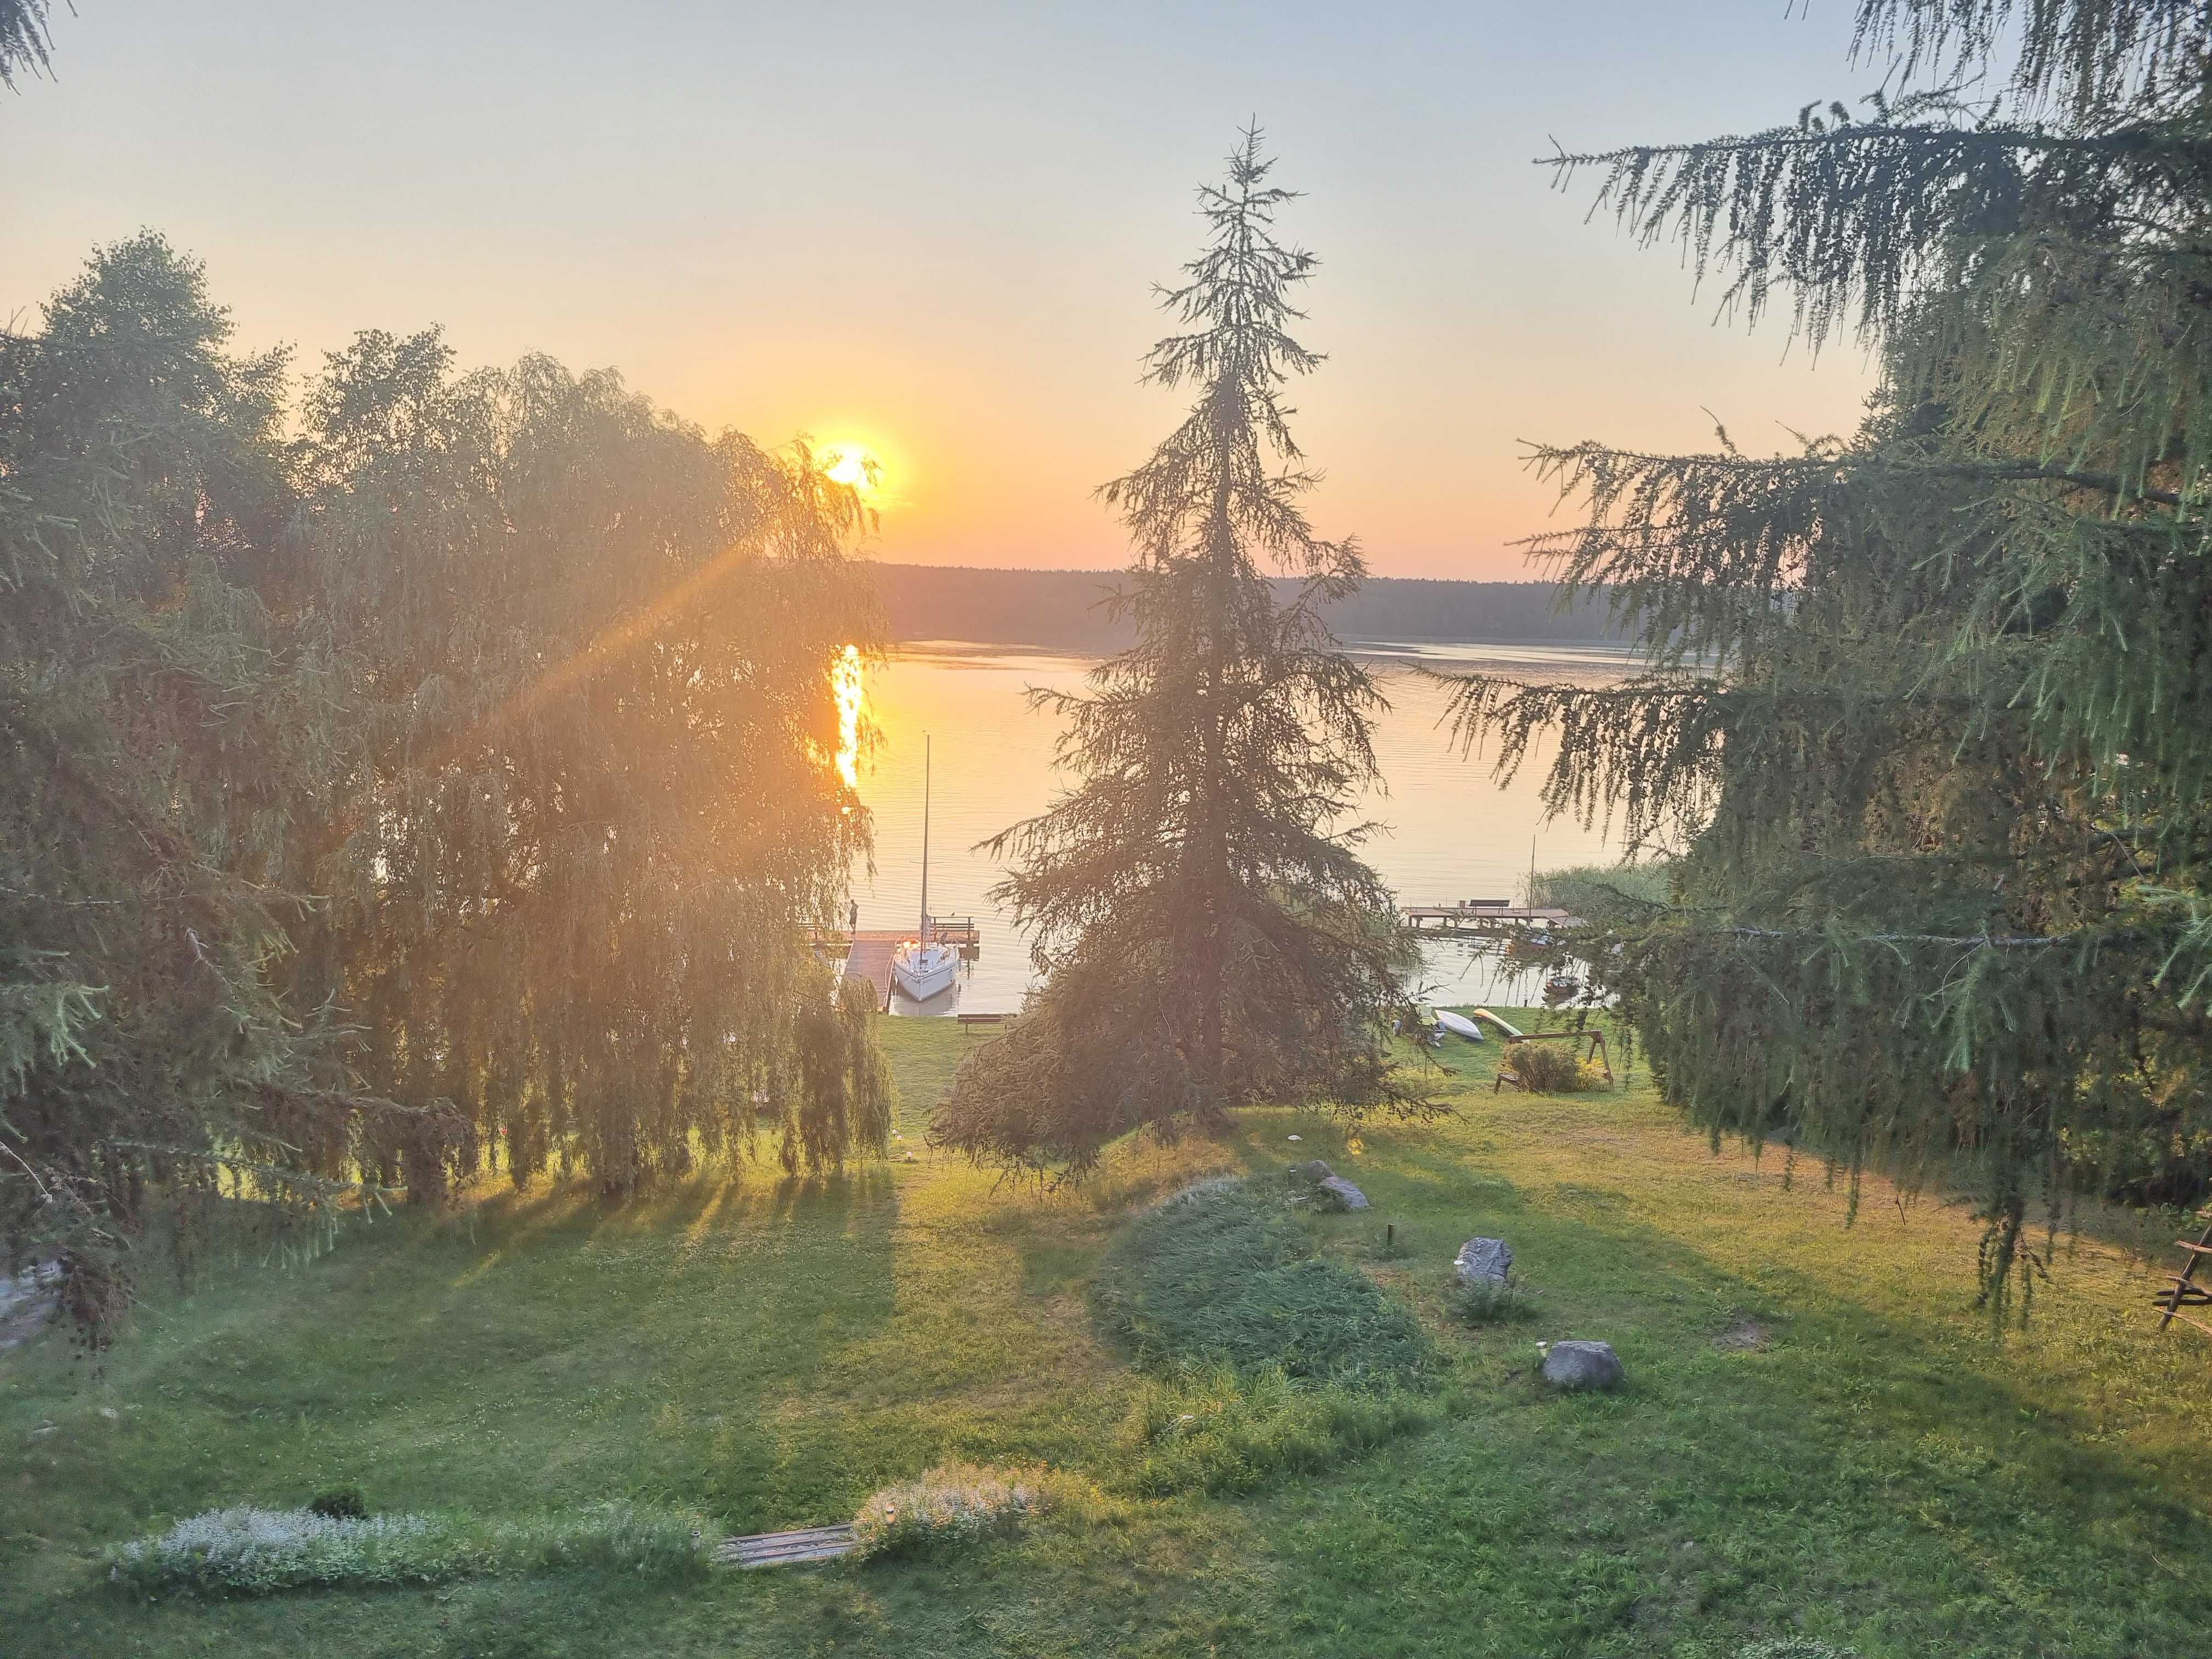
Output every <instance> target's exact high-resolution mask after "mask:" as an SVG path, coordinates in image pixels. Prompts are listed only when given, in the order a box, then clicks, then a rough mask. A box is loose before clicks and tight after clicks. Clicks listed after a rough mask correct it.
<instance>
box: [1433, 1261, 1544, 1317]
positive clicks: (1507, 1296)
mask: <svg viewBox="0 0 2212 1659" xmlns="http://www.w3.org/2000/svg"><path fill="white" fill-rule="evenodd" d="M1444 1306H1446V1307H1447V1308H1449V1309H1450V1310H1451V1312H1452V1316H1453V1317H1455V1318H1456V1319H1458V1320H1460V1321H1462V1322H1464V1323H1466V1324H1469V1325H1503V1324H1505V1323H1507V1322H1510V1321H1512V1320H1516V1319H1533V1318H1534V1317H1535V1316H1536V1298H1535V1297H1533V1296H1532V1295H1530V1294H1529V1293H1528V1291H1527V1290H1525V1289H1524V1288H1522V1286H1521V1285H1516V1284H1514V1283H1513V1282H1512V1281H1510V1280H1505V1281H1502V1282H1501V1281H1500V1280H1498V1279H1462V1278H1460V1277H1459V1276H1458V1275H1457V1274H1456V1273H1455V1274H1454V1275H1453V1276H1452V1281H1451V1283H1450V1284H1449V1285H1448V1286H1446V1287H1445V1290H1444Z"/></svg>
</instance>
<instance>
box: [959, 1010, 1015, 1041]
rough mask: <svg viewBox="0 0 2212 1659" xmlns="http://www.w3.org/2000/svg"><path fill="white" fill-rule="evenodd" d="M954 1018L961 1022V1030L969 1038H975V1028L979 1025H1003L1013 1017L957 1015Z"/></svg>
mask: <svg viewBox="0 0 2212 1659" xmlns="http://www.w3.org/2000/svg"><path fill="white" fill-rule="evenodd" d="M952 1018H955V1019H957V1020H958V1021H959V1022H960V1029H961V1030H963V1031H964V1032H966V1033H967V1034H968V1035H969V1036H974V1035H975V1028H976V1027H977V1026H978V1025H1003V1024H1006V1022H1007V1020H1008V1019H1009V1018H1012V1016H1011V1015H1007V1014H955V1015H953V1016H952Z"/></svg>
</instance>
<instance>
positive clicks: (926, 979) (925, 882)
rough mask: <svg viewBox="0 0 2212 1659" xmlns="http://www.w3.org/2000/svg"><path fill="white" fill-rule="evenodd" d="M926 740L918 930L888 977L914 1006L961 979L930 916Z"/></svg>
mask: <svg viewBox="0 0 2212 1659" xmlns="http://www.w3.org/2000/svg"><path fill="white" fill-rule="evenodd" d="M929 760H930V756H929V739H928V738H923V739H922V740H921V927H920V928H919V929H918V930H917V931H916V933H915V937H914V938H912V939H907V940H905V941H903V942H902V944H901V945H899V946H898V948H897V949H896V950H895V951H892V952H891V977H892V978H893V979H894V980H896V981H898V987H899V989H900V990H902V991H903V992H905V993H906V994H907V995H908V996H909V997H911V998H912V999H913V1000H915V1001H916V1002H927V1001H929V1000H931V999H932V998H933V997H941V996H943V995H944V994H945V993H946V992H947V991H949V990H951V988H952V981H954V980H956V979H957V978H958V977H959V976H960V952H959V951H957V950H955V949H954V948H953V947H952V946H951V945H948V944H946V943H945V941H944V940H943V939H939V937H938V934H937V922H936V919H935V918H934V917H933V916H932V915H930V914H929Z"/></svg>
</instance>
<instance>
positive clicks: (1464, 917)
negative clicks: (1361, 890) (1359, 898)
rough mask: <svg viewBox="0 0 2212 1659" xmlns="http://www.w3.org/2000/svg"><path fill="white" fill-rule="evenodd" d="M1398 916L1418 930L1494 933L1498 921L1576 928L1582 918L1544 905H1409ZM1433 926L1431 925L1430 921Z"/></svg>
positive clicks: (1518, 924) (1422, 931)
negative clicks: (1401, 916)
mask: <svg viewBox="0 0 2212 1659" xmlns="http://www.w3.org/2000/svg"><path fill="white" fill-rule="evenodd" d="M1399 914H1400V915H1403V916H1404V917H1405V918H1406V920H1407V921H1409V922H1411V923H1412V924H1413V927H1414V929H1415V931H1416V932H1419V933H1429V932H1432V931H1433V932H1437V933H1492V932H1495V931H1496V930H1497V928H1498V924H1500V923H1501V922H1505V923H1510V924H1512V925H1513V926H1515V927H1580V926H1581V925H1582V923H1581V919H1580V918H1579V917H1577V916H1576V915H1573V914H1571V912H1569V911H1565V910H1559V909H1554V908H1553V907H1552V906H1550V905H1547V904H1506V903H1504V902H1498V903H1477V904H1409V905H1407V906H1406V907H1405V908H1404V909H1403V910H1401V912H1400V913H1399ZM1431 923H1434V924H1435V927H1433V928H1431Z"/></svg>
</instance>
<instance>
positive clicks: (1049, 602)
mask: <svg viewBox="0 0 2212 1659" xmlns="http://www.w3.org/2000/svg"><path fill="white" fill-rule="evenodd" d="M872 568H873V570H874V573H875V578H876V585H877V589H878V592H880V593H881V595H882V596H883V605H884V632H885V634H886V635H888V637H890V639H893V640H975V641H986V642H989V643H994V644H1007V645H1033V646H1043V647H1051V648H1054V649H1057V650H1063V651H1081V652H1117V651H1121V650H1125V649H1127V647H1129V646H1130V645H1132V644H1133V643H1134V642H1135V641H1136V637H1137V630H1136V623H1135V620H1134V618H1133V617H1131V616H1130V615H1129V614H1127V612H1126V611H1117V610H1116V609H1115V607H1114V606H1113V605H1112V604H1111V603H1110V602H1109V601H1110V598H1111V595H1112V592H1113V591H1114V588H1115V586H1116V585H1117V583H1118V582H1119V581H1120V580H1121V576H1120V574H1119V573H1117V572H1115V571H1109V570H1031V569H1017V568H994V567H988V566H974V565H920V564H893V563H877V564H875V565H874V566H873V567H872ZM1265 580H1267V584H1268V586H1269V587H1270V589H1271V590H1272V591H1273V593H1274V595H1275V599H1276V602H1277V603H1278V604H1281V605H1291V604H1295V603H1297V599H1298V597H1299V595H1298V579H1297V578H1296V577H1291V576H1267V577H1265ZM1316 614H1317V615H1318V616H1319V617H1321V619H1322V621H1323V622H1324V623H1326V624H1327V625H1328V628H1329V629H1330V630H1331V631H1332V632H1333V633H1334V634H1336V635H1339V636H1340V637H1341V638H1345V639H1351V640H1461V641H1511V642H1527V643H1531V644H1536V643H1542V644H1561V645H1613V644H1620V643H1624V642H1626V640H1627V639H1628V637H1629V635H1628V633H1627V631H1626V628H1625V627H1624V625H1623V624H1622V623H1620V622H1619V621H1618V620H1617V619H1616V618H1615V617H1614V616H1613V610H1612V606H1611V604H1610V600H1609V596H1608V595H1607V594H1606V593H1605V592H1602V591H1595V592H1582V593H1578V594H1577V595H1575V596H1574V597H1573V599H1571V602H1568V603H1564V604H1563V603H1562V599H1561V594H1560V592H1559V585H1558V584H1557V583H1556V582H1550V581H1533V580H1532V581H1513V582H1505V581H1455V580H1443V579H1439V578H1427V577H1407V576H1366V577H1363V578H1362V580H1361V581H1360V583H1359V585H1358V586H1357V587H1355V588H1353V589H1352V591H1351V592H1348V593H1345V594H1342V595H1340V596H1336V597H1333V598H1329V599H1324V600H1322V602H1321V603H1320V604H1319V605H1317V606H1316Z"/></svg>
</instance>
